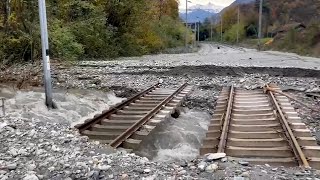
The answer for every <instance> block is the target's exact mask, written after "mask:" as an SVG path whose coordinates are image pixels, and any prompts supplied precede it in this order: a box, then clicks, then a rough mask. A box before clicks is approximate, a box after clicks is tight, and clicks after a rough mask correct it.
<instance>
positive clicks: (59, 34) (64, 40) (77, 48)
mask: <svg viewBox="0 0 320 180" xmlns="http://www.w3.org/2000/svg"><path fill="white" fill-rule="evenodd" d="M49 37H50V45H51V46H52V47H51V50H52V53H53V55H54V57H57V58H62V59H65V60H76V59H78V58H79V57H80V56H82V55H83V53H84V50H83V46H82V44H80V43H78V42H77V40H76V36H75V35H74V34H73V33H72V31H71V30H70V28H68V27H66V26H63V24H62V23H61V22H60V21H59V20H55V21H53V22H51V26H50V36H49Z"/></svg>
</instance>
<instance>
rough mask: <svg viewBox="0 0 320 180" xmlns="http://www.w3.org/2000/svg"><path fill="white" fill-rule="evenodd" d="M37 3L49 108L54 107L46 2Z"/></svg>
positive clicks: (41, 0)
mask: <svg viewBox="0 0 320 180" xmlns="http://www.w3.org/2000/svg"><path fill="white" fill-rule="evenodd" d="M38 3H39V17H40V29H41V44H42V59H43V73H44V85H45V95H46V105H47V107H48V108H50V109H51V108H55V106H54V104H53V101H52V85H51V73H50V58H49V43H48V26H47V13H46V2H45V0H38Z"/></svg>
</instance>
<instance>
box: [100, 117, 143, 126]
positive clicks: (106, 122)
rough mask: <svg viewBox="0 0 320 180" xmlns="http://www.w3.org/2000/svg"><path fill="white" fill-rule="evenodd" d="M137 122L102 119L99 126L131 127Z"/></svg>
mask: <svg viewBox="0 0 320 180" xmlns="http://www.w3.org/2000/svg"><path fill="white" fill-rule="evenodd" d="M136 122H137V120H109V119H104V120H102V121H101V125H105V126H119V125H123V126H131V125H133V124H134V123H136Z"/></svg>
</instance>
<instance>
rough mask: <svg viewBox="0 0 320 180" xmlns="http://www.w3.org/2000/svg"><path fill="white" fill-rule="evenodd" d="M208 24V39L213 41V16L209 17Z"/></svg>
mask: <svg viewBox="0 0 320 180" xmlns="http://www.w3.org/2000/svg"><path fill="white" fill-rule="evenodd" d="M210 26H211V27H210V39H211V41H213V17H211V20H210Z"/></svg>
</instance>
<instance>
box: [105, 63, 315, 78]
mask: <svg viewBox="0 0 320 180" xmlns="http://www.w3.org/2000/svg"><path fill="white" fill-rule="evenodd" d="M130 69H131V70H132V71H130ZM147 69H150V70H147ZM151 69H152V70H151ZM127 70H129V71H122V72H109V73H106V74H113V75H117V74H121V75H124V74H127V75H142V74H143V75H146V74H150V75H158V76H160V75H167V76H181V75H183V74H188V75H189V76H192V77H194V76H199V75H201V76H243V75H244V74H257V73H259V74H268V75H270V76H275V77H278V76H279V77H312V78H320V70H316V69H303V68H278V67H228V66H215V65H203V66H177V67H165V66H163V67H162V66H156V67H149V66H145V67H144V66H131V67H130V68H127Z"/></svg>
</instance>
